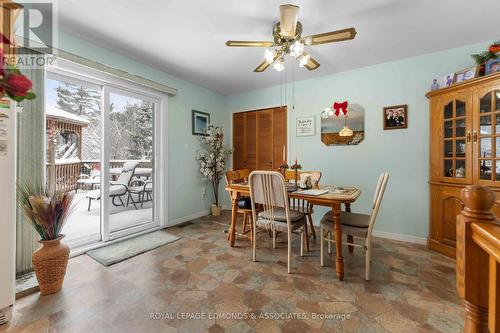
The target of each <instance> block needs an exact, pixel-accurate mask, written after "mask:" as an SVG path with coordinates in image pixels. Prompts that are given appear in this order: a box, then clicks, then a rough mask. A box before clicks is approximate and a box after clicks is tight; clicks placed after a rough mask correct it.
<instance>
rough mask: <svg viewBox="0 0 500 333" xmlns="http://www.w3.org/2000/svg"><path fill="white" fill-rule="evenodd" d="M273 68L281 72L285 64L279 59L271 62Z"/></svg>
mask: <svg viewBox="0 0 500 333" xmlns="http://www.w3.org/2000/svg"><path fill="white" fill-rule="evenodd" d="M273 68H274V69H275V70H277V71H278V72H282V71H283V70H284V69H285V65H284V64H283V62H281V61H276V62H275V63H274V64H273Z"/></svg>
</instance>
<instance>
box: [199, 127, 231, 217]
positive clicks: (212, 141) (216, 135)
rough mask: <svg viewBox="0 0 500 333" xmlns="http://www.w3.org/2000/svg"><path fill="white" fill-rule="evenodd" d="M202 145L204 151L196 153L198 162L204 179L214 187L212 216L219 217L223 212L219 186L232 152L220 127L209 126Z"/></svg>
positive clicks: (202, 139)
mask: <svg viewBox="0 0 500 333" xmlns="http://www.w3.org/2000/svg"><path fill="white" fill-rule="evenodd" d="M201 143H202V145H203V146H204V149H203V150H200V151H198V152H197V153H196V161H197V162H198V165H199V170H200V173H201V175H202V177H203V179H205V180H207V181H209V182H210V184H211V185H212V191H213V195H214V203H213V204H212V214H213V215H216V216H217V215H220V210H221V205H220V200H219V184H220V180H221V179H222V177H223V176H224V172H225V171H226V166H227V158H228V156H229V155H230V154H231V150H230V149H227V148H226V145H225V144H224V132H223V130H222V127H220V126H212V125H211V126H209V128H208V131H207V135H206V136H204V137H202V138H201Z"/></svg>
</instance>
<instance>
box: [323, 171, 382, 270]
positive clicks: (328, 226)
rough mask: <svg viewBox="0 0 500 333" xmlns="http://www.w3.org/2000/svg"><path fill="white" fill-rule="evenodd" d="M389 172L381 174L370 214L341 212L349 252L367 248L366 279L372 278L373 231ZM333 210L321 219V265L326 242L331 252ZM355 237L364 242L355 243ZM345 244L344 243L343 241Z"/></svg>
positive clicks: (343, 231) (341, 221)
mask: <svg viewBox="0 0 500 333" xmlns="http://www.w3.org/2000/svg"><path fill="white" fill-rule="evenodd" d="M388 180H389V174H388V173H387V172H384V173H382V174H381V175H380V177H379V179H378V182H377V187H376V188H375V194H374V196H373V201H372V211H371V214H370V215H365V214H358V213H349V212H341V213H340V223H341V224H342V233H343V234H346V235H347V242H346V243H345V244H346V245H347V246H348V247H349V252H353V250H354V247H360V248H363V249H364V250H365V255H366V258H365V259H366V276H365V278H366V280H370V263H371V247H372V231H373V226H374V225H375V220H376V218H377V214H378V211H379V208H380V203H381V202H382V197H383V196H384V192H385V188H386V186H387V181H388ZM333 223H334V222H333V216H332V212H331V211H329V212H327V213H326V214H325V215H324V216H323V219H322V220H321V233H320V235H321V237H320V238H321V245H320V258H321V259H320V260H321V266H324V242H325V241H327V242H328V253H331V243H334V242H335V241H334V240H332V228H333ZM354 238H361V239H363V240H364V243H363V244H356V243H354ZM343 244H344V243H343Z"/></svg>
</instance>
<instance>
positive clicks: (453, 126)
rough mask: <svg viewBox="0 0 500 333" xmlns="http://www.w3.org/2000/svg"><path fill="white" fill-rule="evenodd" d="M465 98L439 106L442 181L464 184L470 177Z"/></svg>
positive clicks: (469, 134) (455, 99)
mask: <svg viewBox="0 0 500 333" xmlns="http://www.w3.org/2000/svg"><path fill="white" fill-rule="evenodd" d="M467 104H468V103H467V102H466V98H460V97H458V98H454V99H451V100H448V101H446V102H445V103H443V104H442V106H441V110H440V111H441V112H442V121H443V136H442V138H443V139H442V140H443V145H442V147H443V154H442V155H441V156H442V159H443V161H442V162H443V163H442V168H443V169H442V176H443V180H444V181H450V182H459V183H462V182H466V181H468V178H469V177H470V170H469V169H470V168H469V161H468V158H469V151H470V140H471V132H470V129H469V120H468V118H469V111H468V106H467Z"/></svg>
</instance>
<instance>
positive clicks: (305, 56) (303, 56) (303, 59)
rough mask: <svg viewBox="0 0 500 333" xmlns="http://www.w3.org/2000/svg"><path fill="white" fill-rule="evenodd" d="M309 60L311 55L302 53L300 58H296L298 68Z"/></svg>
mask: <svg viewBox="0 0 500 333" xmlns="http://www.w3.org/2000/svg"><path fill="white" fill-rule="evenodd" d="M310 58H311V55H310V54H309V53H306V52H303V53H302V54H301V55H300V56H298V57H297V60H298V61H299V67H304V66H305V65H306V64H307V62H308V61H309V59H310Z"/></svg>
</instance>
